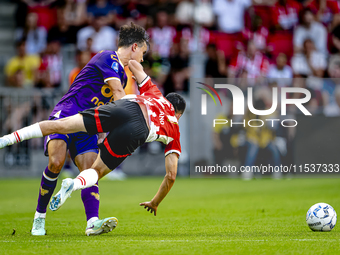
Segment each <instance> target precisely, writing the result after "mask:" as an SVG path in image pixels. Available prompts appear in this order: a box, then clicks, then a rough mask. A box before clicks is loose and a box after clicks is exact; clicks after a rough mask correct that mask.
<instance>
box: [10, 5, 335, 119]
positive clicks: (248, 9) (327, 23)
mask: <svg viewBox="0 0 340 255" xmlns="http://www.w3.org/2000/svg"><path fill="white" fill-rule="evenodd" d="M195 2H196V1H193V0H140V1H137V0H17V9H16V13H15V21H16V27H17V28H16V30H15V43H16V49H17V55H16V56H14V57H13V58H11V59H10V60H9V61H8V63H7V65H6V67H5V74H6V83H7V85H9V86H13V87H39V88H40V87H53V88H58V87H60V85H61V82H62V77H63V75H65V74H63V73H62V72H63V58H62V55H61V48H62V47H63V46H65V45H69V44H72V45H75V46H76V49H77V54H76V58H77V63H78V66H77V67H75V69H74V70H72V72H71V74H70V78H69V81H70V82H72V80H73V79H74V77H75V76H76V74H77V72H79V70H80V69H81V68H82V67H83V66H84V65H85V64H86V63H87V62H88V61H89V59H90V58H91V57H92V56H93V55H95V54H96V53H97V52H98V51H100V50H102V49H107V50H115V49H116V47H117V37H118V31H119V27H120V26H121V25H123V24H126V23H128V22H135V23H137V24H139V25H141V26H143V27H145V29H147V31H148V32H149V34H150V37H151V47H150V50H149V52H148V54H147V55H146V56H145V61H144V67H145V69H146V71H147V72H148V73H149V74H150V75H151V76H152V77H153V78H154V80H155V81H156V82H157V83H158V84H159V86H160V87H162V88H163V91H164V92H165V93H168V92H171V91H183V92H187V91H188V78H189V77H190V75H191V71H192V70H191V69H190V66H189V56H190V53H191V52H194V51H201V52H204V53H206V55H207V61H206V68H205V76H206V77H229V78H240V77H243V78H252V79H254V80H256V79H259V78H263V77H268V78H271V79H272V82H273V83H275V85H277V86H279V87H280V86H288V85H292V84H287V81H283V80H282V78H285V79H288V83H289V79H292V78H293V77H303V78H308V77H314V78H338V77H340V54H339V51H340V14H339V12H340V3H339V1H336V0H305V1H295V0H201V1H198V2H199V3H198V4H197V3H195ZM195 23H196V24H199V25H200V28H199V29H198V30H194V24H195ZM194 31H195V32H194ZM195 38H196V40H195ZM66 75H68V74H66ZM253 83H254V82H253ZM311 89H313V90H315V93H314V94H315V97H318V95H319V94H321V96H320V98H317V104H318V105H319V106H327V105H328V104H329V103H330V102H333V103H334V102H335V100H334V98H332V97H334V95H335V93H334V91H335V86H332V84H326V85H325V84H323V85H320V84H319V85H317V84H313V85H311ZM325 112H326V114H330V115H334V114H335V115H338V114H340V111H339V109H337V108H336V107H333V108H330V109H326V110H325Z"/></svg>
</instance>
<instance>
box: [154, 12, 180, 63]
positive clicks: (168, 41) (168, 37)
mask: <svg viewBox="0 0 340 255" xmlns="http://www.w3.org/2000/svg"><path fill="white" fill-rule="evenodd" d="M156 24H157V26H156V27H153V28H150V29H149V30H148V32H149V35H150V38H151V40H152V43H153V49H152V52H154V53H156V54H157V55H158V56H160V57H161V58H169V55H170V49H171V46H172V44H173V40H174V38H175V36H176V30H175V28H173V27H171V26H169V25H168V14H167V13H166V12H165V11H164V10H163V11H160V12H158V13H157V15H156Z"/></svg>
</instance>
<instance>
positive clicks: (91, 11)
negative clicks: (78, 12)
mask: <svg viewBox="0 0 340 255" xmlns="http://www.w3.org/2000/svg"><path fill="white" fill-rule="evenodd" d="M117 12H118V13H120V12H121V11H120V8H119V7H117V6H114V5H113V4H112V3H110V2H109V1H107V0H95V2H94V3H93V4H90V5H89V6H88V7H87V13H88V15H90V17H91V18H93V17H96V16H103V17H105V18H106V23H107V24H109V25H111V24H113V23H114V17H115V14H116V13H117Z"/></svg>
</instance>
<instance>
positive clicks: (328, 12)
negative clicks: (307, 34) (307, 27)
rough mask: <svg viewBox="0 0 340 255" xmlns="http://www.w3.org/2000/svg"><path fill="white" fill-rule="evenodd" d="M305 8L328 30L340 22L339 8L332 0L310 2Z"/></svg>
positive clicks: (312, 0) (311, 0)
mask: <svg viewBox="0 0 340 255" xmlns="http://www.w3.org/2000/svg"><path fill="white" fill-rule="evenodd" d="M307 7H308V8H310V9H311V10H312V12H313V13H314V14H315V15H316V20H317V21H319V22H321V23H322V24H324V25H325V26H326V27H328V28H330V29H331V28H332V27H334V25H337V24H339V21H340V16H339V12H340V7H339V3H338V1H334V0H310V1H309V3H308V4H307Z"/></svg>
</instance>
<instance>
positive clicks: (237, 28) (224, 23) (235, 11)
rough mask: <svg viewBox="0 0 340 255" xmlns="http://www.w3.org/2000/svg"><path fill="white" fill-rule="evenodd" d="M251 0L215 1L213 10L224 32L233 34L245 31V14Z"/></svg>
mask: <svg viewBox="0 0 340 255" xmlns="http://www.w3.org/2000/svg"><path fill="white" fill-rule="evenodd" d="M251 3H252V1H251V0H213V10H214V13H215V14H216V16H217V24H218V27H219V29H220V30H221V31H222V32H225V33H228V34H233V33H239V32H241V31H243V29H244V14H245V11H246V9H247V8H248V7H250V6H251Z"/></svg>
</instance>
